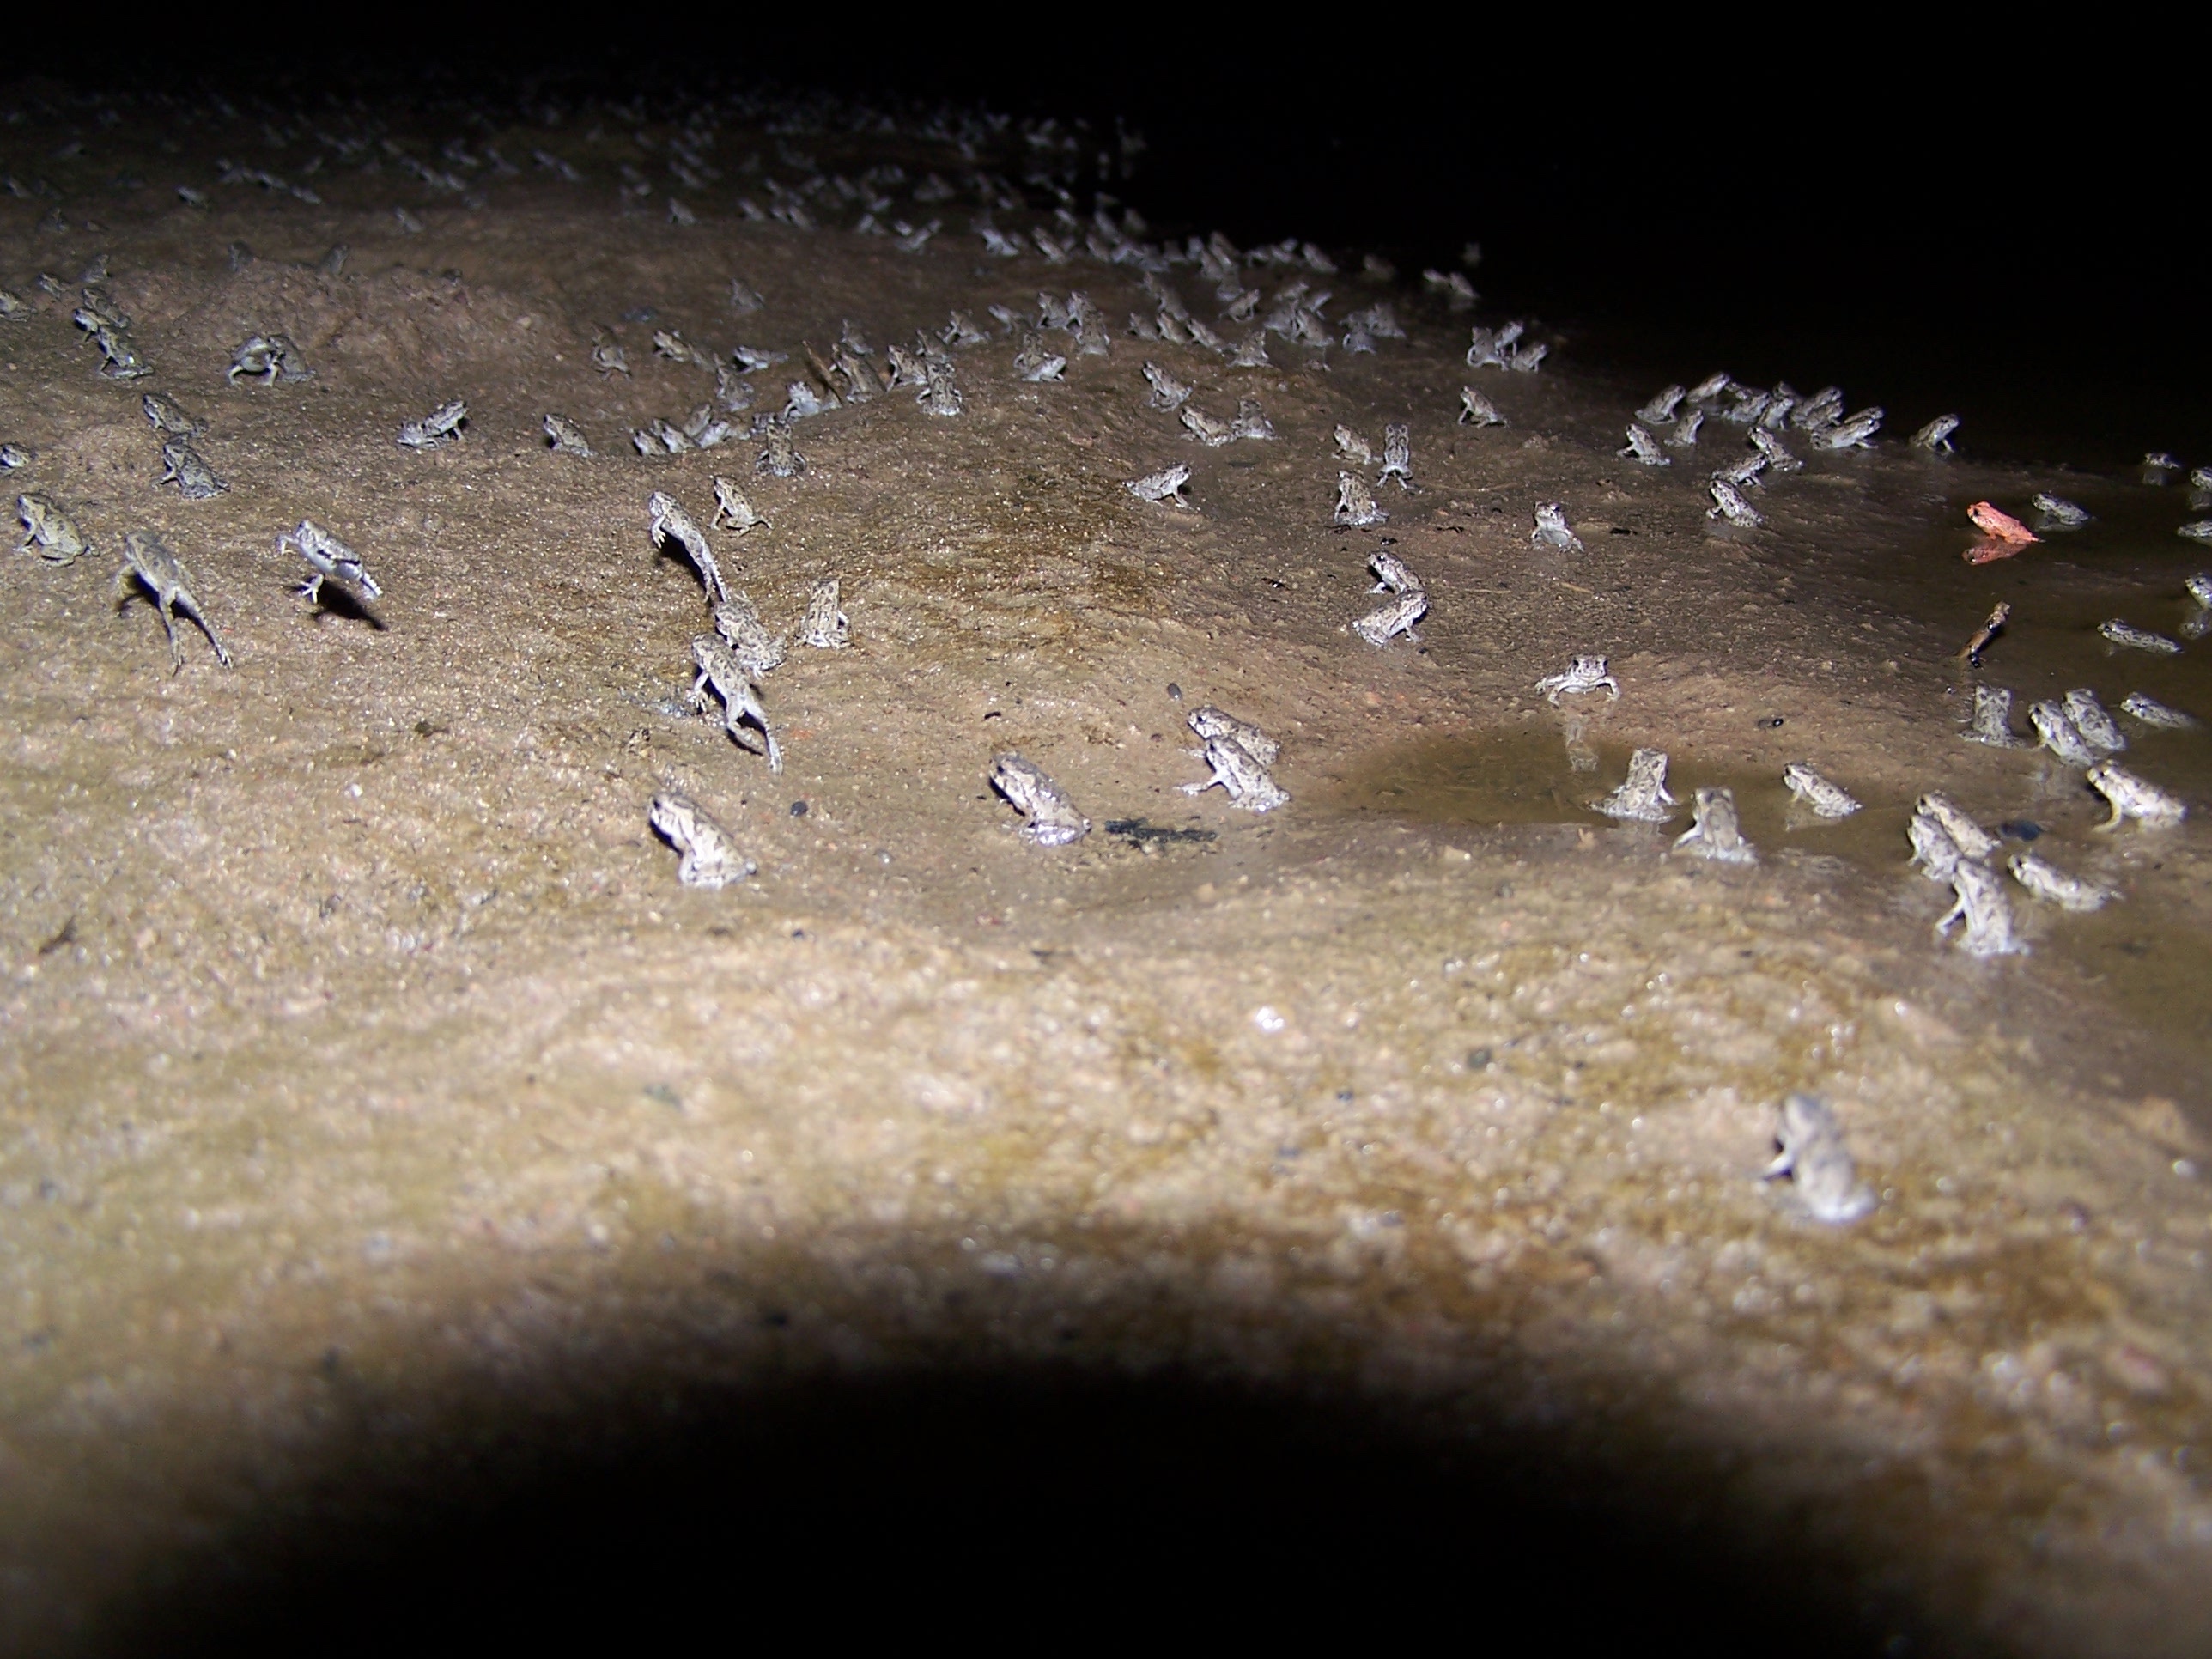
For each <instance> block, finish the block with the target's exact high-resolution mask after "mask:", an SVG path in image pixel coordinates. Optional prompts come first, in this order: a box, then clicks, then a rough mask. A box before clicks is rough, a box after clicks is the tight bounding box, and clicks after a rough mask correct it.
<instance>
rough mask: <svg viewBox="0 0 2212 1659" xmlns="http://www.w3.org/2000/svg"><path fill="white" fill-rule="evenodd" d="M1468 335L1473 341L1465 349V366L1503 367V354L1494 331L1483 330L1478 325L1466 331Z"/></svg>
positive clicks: (1483, 328)
mask: <svg viewBox="0 0 2212 1659" xmlns="http://www.w3.org/2000/svg"><path fill="white" fill-rule="evenodd" d="M1468 333H1469V335H1470V337H1471V338H1472V340H1473V343H1472V344H1470V345H1469V346H1468V349H1467V366H1468V368H1504V367H1505V352H1504V349H1503V348H1502V347H1501V346H1500V345H1499V344H1498V335H1497V332H1496V331H1494V330H1492V329H1487V328H1485V327H1483V326H1482V325H1480V323H1478V324H1476V325H1474V327H1473V328H1472V329H1470V330H1469V331H1468Z"/></svg>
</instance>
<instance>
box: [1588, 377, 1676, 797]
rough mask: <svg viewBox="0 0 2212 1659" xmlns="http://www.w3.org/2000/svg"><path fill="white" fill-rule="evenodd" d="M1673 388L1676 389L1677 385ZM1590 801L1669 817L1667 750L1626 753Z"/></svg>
mask: <svg viewBox="0 0 2212 1659" xmlns="http://www.w3.org/2000/svg"><path fill="white" fill-rule="evenodd" d="M1680 390H1681V388H1680V387H1679V386H1677V387H1675V388H1674V391H1676V392H1680ZM1591 805H1593V806H1594V807H1595V809H1596V810H1597V811H1601V812H1602V813H1604V814H1605V815H1606V816H1607V817H1609V818H1631V819H1633V820H1635V821H1636V822H1638V823H1665V822H1666V821H1667V820H1668V818H1671V817H1674V805H1675V801H1674V796H1672V795H1670V794H1668V793H1667V751H1666V750H1663V749H1639V750H1637V751H1636V752H1635V753H1634V754H1632V755H1631V756H1630V757H1628V781H1626V783H1624V784H1622V785H1621V786H1620V788H1618V789H1616V790H1614V791H1613V793H1611V794H1609V795H1607V796H1606V797H1605V798H1604V799H1602V800H1598V801H1594V802H1592V803H1591Z"/></svg>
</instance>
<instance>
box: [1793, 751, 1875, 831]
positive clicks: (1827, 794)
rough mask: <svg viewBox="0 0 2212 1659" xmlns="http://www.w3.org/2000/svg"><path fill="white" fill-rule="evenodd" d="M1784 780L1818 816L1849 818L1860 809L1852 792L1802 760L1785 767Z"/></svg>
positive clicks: (1797, 796)
mask: <svg viewBox="0 0 2212 1659" xmlns="http://www.w3.org/2000/svg"><path fill="white" fill-rule="evenodd" d="M1782 781H1783V783H1784V786H1786V787H1788V789H1789V791H1790V793H1791V794H1792V795H1795V796H1796V798H1797V799H1799V800H1800V801H1802V803H1804V805H1806V806H1807V807H1808V808H1809V809H1810V810H1811V811H1813V812H1814V815H1815V816H1817V817H1824V818H1847V817H1850V815H1851V814H1852V813H1854V812H1856V811H1858V810H1859V803H1858V802H1857V800H1855V799H1852V798H1851V796H1850V794H1848V793H1846V792H1844V790H1842V789H1840V788H1838V787H1837V786H1836V785H1834V784H1832V783H1831V782H1829V781H1827V779H1826V778H1824V777H1822V776H1821V775H1820V774H1819V773H1818V772H1815V771H1814V769H1812V768H1811V767H1809V766H1808V765H1806V764H1805V763H1803V762H1802V761H1793V762H1791V763H1790V764H1789V765H1788V766H1785V767H1784V768H1783V769H1782Z"/></svg>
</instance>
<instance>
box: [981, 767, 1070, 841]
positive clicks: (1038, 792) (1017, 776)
mask: <svg viewBox="0 0 2212 1659" xmlns="http://www.w3.org/2000/svg"><path fill="white" fill-rule="evenodd" d="M991 787H992V788H994V789H995V790H997V791H998V792H999V793H1000V795H1001V796H1002V797H1004V799H1006V804H1007V805H1010V806H1012V808H1013V809H1014V810H1015V811H1017V812H1019V813H1020V814H1021V815H1022V817H1024V819H1025V820H1026V822H1025V823H1024V824H1023V825H1022V829H1021V834H1022V836H1023V837H1024V839H1025V840H1027V841H1029V842H1031V843H1033V844H1034V845H1036V846H1038V847H1065V846H1066V845H1067V843H1068V842H1073V841H1080V840H1081V839H1082V838H1083V837H1084V836H1086V835H1088V834H1090V833H1091V820H1090V819H1088V818H1086V817H1084V816H1083V814H1081V813H1080V812H1079V811H1076V810H1075V804H1074V803H1073V801H1071V800H1069V799H1068V798H1067V796H1066V793H1065V792H1064V791H1062V790H1061V788H1060V786H1059V785H1058V784H1056V783H1054V781H1052V780H1051V779H1050V778H1048V777H1047V776H1046V775H1045V774H1044V769H1043V768H1042V767H1040V766H1038V765H1036V763H1033V762H1030V761H1025V760H1024V759H1023V758H1022V757H1020V756H1019V755H1012V754H1009V755H1000V756H999V757H997V758H995V759H994V760H993V761H992V763H991Z"/></svg>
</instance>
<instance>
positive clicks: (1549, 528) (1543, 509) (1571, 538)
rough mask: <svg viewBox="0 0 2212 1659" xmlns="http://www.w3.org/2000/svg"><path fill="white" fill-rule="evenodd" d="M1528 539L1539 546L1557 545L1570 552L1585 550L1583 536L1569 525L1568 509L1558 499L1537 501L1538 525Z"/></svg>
mask: <svg viewBox="0 0 2212 1659" xmlns="http://www.w3.org/2000/svg"><path fill="white" fill-rule="evenodd" d="M1528 540H1529V542H1530V543H1531V544H1534V545H1535V546H1537V547H1556V548H1559V549H1560V550H1563V551H1565V552H1570V553H1579V552H1581V551H1582V550H1583V538H1581V537H1579V536H1577V535H1576V534H1575V532H1573V531H1572V530H1571V529H1570V528H1569V527H1568V526H1567V509H1566V508H1565V507H1562V506H1560V505H1559V502H1557V501H1539V502H1537V503H1536V527H1535V529H1534V530H1533V531H1531V532H1529V534H1528Z"/></svg>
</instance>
